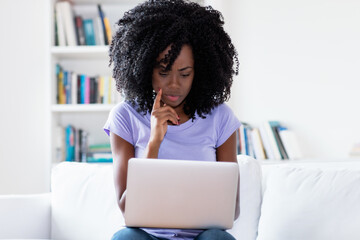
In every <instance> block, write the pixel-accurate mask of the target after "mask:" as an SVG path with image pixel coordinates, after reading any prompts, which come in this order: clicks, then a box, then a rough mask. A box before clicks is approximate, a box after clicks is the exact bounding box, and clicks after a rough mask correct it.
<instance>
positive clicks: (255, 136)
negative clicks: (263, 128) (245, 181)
mask: <svg viewBox="0 0 360 240" xmlns="http://www.w3.org/2000/svg"><path fill="white" fill-rule="evenodd" d="M251 139H252V142H253V144H252V145H253V147H254V154H255V158H256V159H259V160H264V159H266V154H265V149H264V146H263V143H262V140H261V136H260V131H259V129H258V128H253V129H252V131H251Z"/></svg>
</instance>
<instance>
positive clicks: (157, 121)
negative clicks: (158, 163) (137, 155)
mask: <svg viewBox="0 0 360 240" xmlns="http://www.w3.org/2000/svg"><path fill="white" fill-rule="evenodd" d="M161 95H162V89H160V90H159V92H158V93H157V95H156V98H155V101H154V105H153V109H152V111H151V120H150V121H151V131H150V139H149V143H148V148H151V149H148V153H149V150H156V149H157V152H158V150H159V148H160V144H161V142H162V141H163V139H164V136H165V134H166V131H167V128H168V121H169V122H171V123H173V124H174V125H178V124H179V121H178V120H179V117H178V115H177V113H176V111H175V110H174V109H173V108H172V107H170V106H167V105H166V104H163V105H162V106H161ZM151 152H153V151H151ZM147 157H156V158H157V153H156V156H154V155H153V154H151V156H149V154H148V156H147Z"/></svg>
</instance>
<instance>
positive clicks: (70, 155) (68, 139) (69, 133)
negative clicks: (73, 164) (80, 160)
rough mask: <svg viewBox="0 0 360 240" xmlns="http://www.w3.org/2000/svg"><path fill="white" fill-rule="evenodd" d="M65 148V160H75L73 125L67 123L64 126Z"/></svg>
mask: <svg viewBox="0 0 360 240" xmlns="http://www.w3.org/2000/svg"><path fill="white" fill-rule="evenodd" d="M65 149H66V156H65V161H74V160H75V141H74V127H73V126H71V125H68V126H67V127H66V128H65Z"/></svg>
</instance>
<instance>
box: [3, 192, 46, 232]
mask: <svg viewBox="0 0 360 240" xmlns="http://www.w3.org/2000/svg"><path fill="white" fill-rule="evenodd" d="M50 195H51V193H43V194H33V195H0V226H1V227H0V239H6V238H22V239H31V238H32V239H35V238H37V239H50V226H51V222H50V221H51V196H50Z"/></svg>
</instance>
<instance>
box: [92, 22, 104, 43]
mask: <svg viewBox="0 0 360 240" xmlns="http://www.w3.org/2000/svg"><path fill="white" fill-rule="evenodd" d="M93 23H94V31H95V42H96V45H99V46H103V45H105V39H104V33H103V27H102V22H101V19H100V17H99V16H97V17H95V18H94V19H93Z"/></svg>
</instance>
